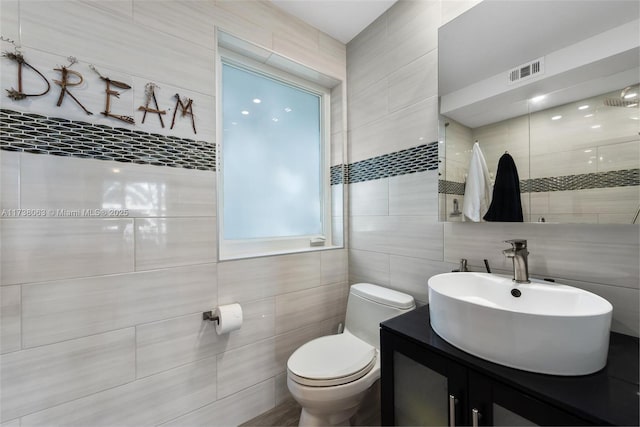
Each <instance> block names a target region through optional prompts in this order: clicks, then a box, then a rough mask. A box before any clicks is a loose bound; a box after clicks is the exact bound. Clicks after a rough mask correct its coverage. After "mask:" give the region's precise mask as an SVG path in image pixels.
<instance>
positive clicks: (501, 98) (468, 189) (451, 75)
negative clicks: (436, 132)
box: [438, 0, 640, 224]
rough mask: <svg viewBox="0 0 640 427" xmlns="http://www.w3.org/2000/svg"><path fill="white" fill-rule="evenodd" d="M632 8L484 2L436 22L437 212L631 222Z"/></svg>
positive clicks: (634, 169) (635, 136)
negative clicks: (516, 211) (515, 189)
mask: <svg viewBox="0 0 640 427" xmlns="http://www.w3.org/2000/svg"><path fill="white" fill-rule="evenodd" d="M639 6H640V2H638V1H636V0H601V1H599V0H592V1H573V0H554V1H544V0H521V1H506V0H484V1H482V2H481V3H479V4H477V5H476V6H474V7H473V8H471V9H469V10H468V11H467V12H465V13H464V14H462V15H460V16H459V17H457V18H456V19H454V20H453V21H451V22H449V23H448V24H446V25H444V26H442V27H441V28H440V30H439V42H438V43H439V45H438V51H439V53H438V54H439V71H438V75H439V85H438V86H439V95H440V119H441V120H440V140H441V144H440V147H441V150H440V156H441V168H440V169H441V170H440V183H439V184H440V185H439V193H440V194H439V195H440V220H441V221H477V220H479V221H484V220H485V219H483V218H487V219H491V220H498V221H519V220H520V219H517V218H515V217H513V216H511V215H510V214H505V215H501V214H502V213H503V212H504V211H510V210H511V209H513V206H512V205H513V204H514V203H520V204H521V208H522V220H523V221H525V222H536V221H537V222H554V223H608V224H611V223H626V224H630V223H633V222H634V221H635V223H639V222H640V219H639V218H637V217H638V212H639V210H640V177H639V168H640V136H639V135H640V120H639V119H640V107H639V105H638V104H639V99H640V98H639V97H640V87H639V82H640V20H639V18H640V7H639ZM476 143H477V145H476ZM478 153H480V154H478ZM481 159H483V160H484V163H485V164H486V169H485V168H484V167H483V166H482V160H481ZM507 160H508V162H507ZM499 164H500V165H501V170H499V168H498V165H499ZM514 170H515V171H516V172H517V176H518V184H519V193H518V196H519V197H515V196H514V195H513V194H511V191H512V189H511V187H509V185H507V187H505V183H510V182H511V181H509V180H511V179H513V171H514ZM494 188H495V192H494ZM505 188H506V190H505ZM487 194H488V195H487ZM494 194H495V196H494ZM517 198H519V199H520V200H519V201H518V200H516V199H517ZM492 202H493V205H491V203H492ZM489 206H490V210H491V211H492V213H490V215H485V212H484V211H486V209H487V208H488V207H489ZM483 209H484V211H482V210H483ZM496 213H497V214H498V215H497V216H496V215H495V214H496Z"/></svg>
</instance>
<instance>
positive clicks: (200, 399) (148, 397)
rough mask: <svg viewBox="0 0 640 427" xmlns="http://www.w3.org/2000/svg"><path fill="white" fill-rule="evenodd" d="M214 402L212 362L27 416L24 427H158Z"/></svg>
mask: <svg viewBox="0 0 640 427" xmlns="http://www.w3.org/2000/svg"><path fill="white" fill-rule="evenodd" d="M215 399H216V366H215V359H213V358H209V359H203V360H201V361H198V362H195V363H191V364H188V365H185V366H181V367H179V368H176V369H172V370H169V371H166V372H163V373H161V374H158V375H153V376H151V377H147V378H143V379H141V380H137V381H133V382H130V383H128V384H125V385H122V386H120V387H115V388H112V389H109V390H106V391H102V392H99V393H96V394H93V395H90V396H87V397H83V398H81V399H78V400H74V401H72V402H69V403H66V404H63V405H59V406H56V407H53V408H50V409H47V410H44V411H41V412H37V413H35V414H31V415H28V416H26V417H24V418H23V419H22V425H23V426H34V427H36V426H42V425H58V426H77V427H83V426H95V427H109V426H131V427H134V426H135V427H139V426H155V425H158V424H160V423H163V422H166V421H169V420H172V419H174V418H176V417H178V416H181V415H183V414H185V413H186V412H189V411H193V410H196V409H198V408H200V407H202V406H203V405H206V404H208V403H209V402H212V401H214V400H215Z"/></svg>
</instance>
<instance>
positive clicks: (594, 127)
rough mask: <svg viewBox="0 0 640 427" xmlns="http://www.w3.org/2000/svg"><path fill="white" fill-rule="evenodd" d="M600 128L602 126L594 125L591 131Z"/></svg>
mask: <svg viewBox="0 0 640 427" xmlns="http://www.w3.org/2000/svg"><path fill="white" fill-rule="evenodd" d="M599 127H600V125H593V126H591V129H598V128H599Z"/></svg>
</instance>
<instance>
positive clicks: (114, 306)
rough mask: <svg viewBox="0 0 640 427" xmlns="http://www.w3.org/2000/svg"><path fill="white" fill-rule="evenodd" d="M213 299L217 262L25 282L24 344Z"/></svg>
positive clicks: (138, 320)
mask: <svg viewBox="0 0 640 427" xmlns="http://www.w3.org/2000/svg"><path fill="white" fill-rule="evenodd" d="M215 305H216V264H202V265H194V266H188V267H178V268H169V269H162V270H153V271H145V272H136V273H129V274H117V275H107V276H94V277H87V278H82V279H75V280H60V281H56V282H45V283H37V284H29V285H23V286H22V321H23V326H22V328H23V330H22V334H23V345H24V347H32V346H36V345H42V344H46V343H52V342H57V341H62V340H65V339H69V338H75V337H82V336H85V335H91V334H95V333H99V332H104V331H109V330H114V329H119V328H124V327H129V326H135V325H138V324H142V323H147V322H152V321H155V320H161V319H167V318H170V317H175V316H179V315H181V314H186V313H195V312H202V311H207V310H209V309H210V307H213V306H215ZM43 316H44V317H45V318H47V319H48V320H47V322H45V323H43V322H42V318H43Z"/></svg>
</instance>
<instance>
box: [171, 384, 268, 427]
mask: <svg viewBox="0 0 640 427" xmlns="http://www.w3.org/2000/svg"><path fill="white" fill-rule="evenodd" d="M274 405H275V392H274V380H273V379H268V380H266V381H263V382H261V383H258V384H256V385H254V386H252V387H248V388H246V389H244V390H242V391H240V392H238V393H236V394H232V395H230V396H228V397H225V398H223V399H220V400H218V401H216V402H214V403H211V404H209V405H207V406H204V407H202V408H199V409H197V410H195V411H193V412H190V413H188V414H186V415H184V416H182V417H179V418H177V419H175V420H172V421H170V422H168V423H166V424H162V426H163V427H165V426H166V427H211V426H232V425H233V426H235V425H240V424H242V423H243V422H245V421H248V420H250V419H252V418H254V417H257V416H258V415H260V414H262V413H264V412H266V411H268V410H270V409H272V408H273V407H274Z"/></svg>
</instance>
